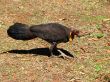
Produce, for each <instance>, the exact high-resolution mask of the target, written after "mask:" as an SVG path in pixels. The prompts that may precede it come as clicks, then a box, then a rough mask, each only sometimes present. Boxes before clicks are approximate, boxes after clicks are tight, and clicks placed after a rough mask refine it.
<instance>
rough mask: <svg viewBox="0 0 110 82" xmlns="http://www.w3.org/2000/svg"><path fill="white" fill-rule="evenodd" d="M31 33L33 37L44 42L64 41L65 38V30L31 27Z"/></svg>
mask: <svg viewBox="0 0 110 82" xmlns="http://www.w3.org/2000/svg"><path fill="white" fill-rule="evenodd" d="M31 31H32V32H33V33H34V35H36V36H37V37H39V38H42V39H44V40H52V41H57V40H62V39H64V38H65V36H66V32H65V30H63V29H61V28H52V27H51V28H46V27H41V28H36V27H33V28H31Z"/></svg>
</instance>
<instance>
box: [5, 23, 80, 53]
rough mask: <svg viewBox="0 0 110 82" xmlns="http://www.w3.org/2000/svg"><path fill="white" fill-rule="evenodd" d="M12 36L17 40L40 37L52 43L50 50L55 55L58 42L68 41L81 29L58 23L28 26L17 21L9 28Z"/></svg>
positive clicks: (8, 31)
mask: <svg viewBox="0 0 110 82" xmlns="http://www.w3.org/2000/svg"><path fill="white" fill-rule="evenodd" d="M7 33H8V35H9V36H10V37H12V38H14V39H16V40H31V39H33V38H36V37H39V38H41V39H43V40H45V41H47V42H49V43H50V44H51V47H50V52H51V55H53V53H52V52H53V50H54V49H56V47H57V44H58V43H62V42H64V43H66V42H68V41H69V40H72V39H73V38H74V36H75V35H77V36H78V35H79V31H78V30H76V29H73V30H71V29H70V28H68V27H66V26H64V25H61V24H58V23H48V24H39V25H32V26H30V27H29V26H28V25H26V24H22V23H15V24H14V25H12V26H10V27H9V29H8V30H7Z"/></svg>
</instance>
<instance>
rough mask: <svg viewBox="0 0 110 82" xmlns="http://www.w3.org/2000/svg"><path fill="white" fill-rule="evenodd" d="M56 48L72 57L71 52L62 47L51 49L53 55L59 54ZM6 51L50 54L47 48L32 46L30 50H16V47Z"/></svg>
mask: <svg viewBox="0 0 110 82" xmlns="http://www.w3.org/2000/svg"><path fill="white" fill-rule="evenodd" d="M58 50H60V51H61V52H62V53H64V54H65V55H67V56H69V57H74V56H73V55H72V54H70V52H68V51H67V50H64V49H62V48H58V49H57V50H54V51H53V54H54V55H55V56H58V55H60V54H61V53H60V52H59V51H58ZM7 52H8V53H16V54H34V55H35V56H37V55H43V56H50V51H49V48H34V49H30V50H17V49H16V50H10V51H7Z"/></svg>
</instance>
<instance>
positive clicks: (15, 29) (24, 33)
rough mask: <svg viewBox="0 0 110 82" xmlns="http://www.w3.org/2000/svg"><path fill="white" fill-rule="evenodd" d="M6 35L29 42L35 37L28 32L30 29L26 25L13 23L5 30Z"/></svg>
mask: <svg viewBox="0 0 110 82" xmlns="http://www.w3.org/2000/svg"><path fill="white" fill-rule="evenodd" d="M7 34H8V35H9V36H10V37H11V38H13V39H16V40H30V39H33V38H35V37H36V36H34V35H33V33H32V32H31V31H30V27H29V26H28V25H26V24H22V23H15V24H14V25H12V26H10V27H9V29H8V30H7Z"/></svg>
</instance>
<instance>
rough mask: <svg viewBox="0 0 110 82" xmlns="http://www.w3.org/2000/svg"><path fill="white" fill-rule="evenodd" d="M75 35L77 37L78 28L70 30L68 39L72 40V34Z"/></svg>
mask: <svg viewBox="0 0 110 82" xmlns="http://www.w3.org/2000/svg"><path fill="white" fill-rule="evenodd" d="M75 35H76V36H77V37H79V30H77V29H73V30H72V31H71V32H70V38H69V40H70V41H72V40H73V39H74V36H75Z"/></svg>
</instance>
